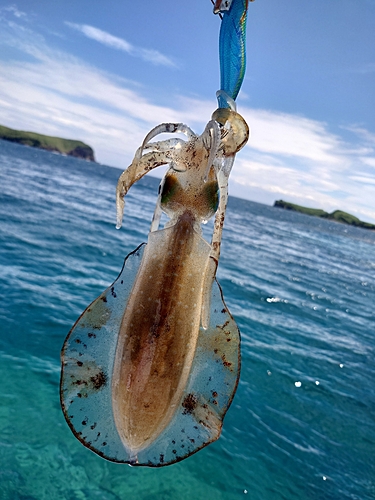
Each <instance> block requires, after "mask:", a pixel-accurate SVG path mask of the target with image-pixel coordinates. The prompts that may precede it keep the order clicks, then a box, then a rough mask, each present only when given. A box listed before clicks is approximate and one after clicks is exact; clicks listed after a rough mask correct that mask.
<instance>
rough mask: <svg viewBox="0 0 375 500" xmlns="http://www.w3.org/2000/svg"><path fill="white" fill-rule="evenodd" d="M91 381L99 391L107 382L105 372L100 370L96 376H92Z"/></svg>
mask: <svg viewBox="0 0 375 500" xmlns="http://www.w3.org/2000/svg"><path fill="white" fill-rule="evenodd" d="M90 381H91V383H92V385H93V388H94V389H95V390H97V391H98V390H99V389H101V388H102V387H103V386H104V385H105V384H106V382H107V378H106V376H105V374H104V373H103V372H99V373H97V374H96V375H95V376H94V377H90Z"/></svg>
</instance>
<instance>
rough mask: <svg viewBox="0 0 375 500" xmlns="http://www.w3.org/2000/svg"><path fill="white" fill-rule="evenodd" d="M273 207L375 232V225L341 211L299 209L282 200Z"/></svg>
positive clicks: (297, 206)
mask: <svg viewBox="0 0 375 500" xmlns="http://www.w3.org/2000/svg"><path fill="white" fill-rule="evenodd" d="M273 206H274V207H278V208H284V209H285V210H293V211H294V212H300V213H302V214H306V215H313V216H314V217H322V218H323V219H329V220H333V221H336V222H341V223H343V224H349V225H350V226H357V227H363V228H364V229H372V230H373V231H374V230H375V224H369V223H368V222H362V221H361V220H359V219H358V218H357V217H354V215H351V214H347V213H346V212H342V211H341V210H335V211H334V212H332V213H331V214H329V213H328V212H325V211H324V210H321V209H319V208H307V207H301V206H300V205H295V204H294V203H289V202H287V201H283V200H277V201H275V203H274V204H273Z"/></svg>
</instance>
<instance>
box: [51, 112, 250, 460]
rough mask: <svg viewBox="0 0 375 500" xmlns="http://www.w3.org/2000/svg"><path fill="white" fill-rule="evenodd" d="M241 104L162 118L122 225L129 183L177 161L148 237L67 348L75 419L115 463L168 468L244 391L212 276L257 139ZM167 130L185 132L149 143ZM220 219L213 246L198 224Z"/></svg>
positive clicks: (83, 437)
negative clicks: (244, 160)
mask: <svg viewBox="0 0 375 500" xmlns="http://www.w3.org/2000/svg"><path fill="white" fill-rule="evenodd" d="M232 108H233V106H232ZM232 108H231V107H228V108H219V109H217V110H216V111H215V112H214V113H213V115H212V118H211V120H210V121H209V122H208V124H207V126H206V128H205V130H204V132H203V133H202V134H201V135H197V134H195V133H194V132H193V131H192V130H191V129H190V128H189V127H188V126H186V125H184V124H182V123H164V124H161V125H158V126H157V127H155V128H154V129H153V130H151V131H150V132H149V133H148V134H147V136H146V137H145V139H144V141H143V143H142V145H141V147H140V148H139V149H138V150H137V152H136V154H135V157H134V159H133V161H132V163H131V165H130V166H129V167H128V168H127V169H126V170H125V171H124V172H123V173H122V174H121V176H120V178H119V181H118V185H117V195H116V203H117V227H118V228H119V227H120V226H121V223H122V217H123V211H124V204H125V200H124V198H125V196H126V193H127V192H128V190H129V189H130V187H131V186H132V185H133V184H134V183H135V182H137V181H138V180H139V179H141V178H142V177H143V176H144V175H145V174H147V173H148V172H150V171H151V170H152V169H154V168H156V167H158V166H161V165H169V168H168V170H167V171H166V174H165V176H164V178H163V179H162V181H161V184H160V186H159V193H158V197H157V202H156V208H155V212H154V216H153V219H152V222H151V228H150V232H149V235H148V241H147V243H142V244H141V245H140V246H139V247H138V248H137V249H135V250H134V251H133V252H131V253H130V254H129V255H128V256H127V257H126V259H125V263H124V266H123V269H122V271H121V272H120V274H119V276H118V278H117V279H116V280H115V281H114V283H113V284H112V285H111V286H109V287H108V288H107V289H106V290H105V291H104V292H103V293H102V294H101V295H100V296H99V297H98V298H97V299H96V300H94V302H92V304H90V305H89V306H88V307H87V309H86V310H85V311H84V312H83V314H82V315H81V316H80V318H79V319H78V320H77V322H76V323H75V325H74V326H73V328H72V329H71V331H70V332H69V334H68V336H67V338H66V340H65V343H64V346H63V349H62V376H61V385H60V396H61V405H62V409H63V412H64V416H65V418H66V421H67V423H68V424H69V426H70V428H71V430H72V432H73V433H74V435H75V436H76V437H77V438H78V439H79V441H81V443H82V444H83V445H84V446H86V447H87V448H89V449H90V450H92V451H93V452H95V453H97V454H98V455H100V456H101V457H103V458H105V459H107V460H110V461H113V462H122V463H127V464H130V465H144V466H150V467H160V466H164V465H169V464H172V463H175V462H178V461H180V460H182V459H184V458H186V457H188V456H190V455H191V454H193V453H195V452H196V451H198V450H199V449H201V448H203V447H204V446H206V445H207V444H209V443H211V442H213V441H215V440H216V439H218V437H219V436H220V433H221V429H222V423H223V418H224V416H225V413H226V412H227V410H228V408H229V406H230V404H231V401H232V399H233V396H234V393H235V391H236V387H237V384H238V378H239V372H240V334H239V330H238V327H237V325H236V323H235V321H234V319H233V317H232V316H231V314H230V312H229V310H228V308H227V306H226V304H225V302H224V299H223V294H222V291H221V288H220V285H219V284H218V282H217V280H216V278H215V276H216V269H217V265H218V261H219V257H220V245H221V238H222V231H223V223H224V217H225V210H226V205H227V199H228V177H229V174H230V171H231V168H232V165H233V162H234V158H235V155H236V153H237V152H238V151H239V150H240V149H241V148H242V147H243V146H244V145H245V144H246V142H247V140H248V137H249V129H248V126H247V124H246V122H245V120H244V119H243V118H242V117H241V115H239V114H238V113H237V112H236V111H235V110H234V109H232ZM162 133H168V134H169V135H172V134H180V135H181V134H182V135H183V136H185V139H183V138H180V137H173V138H169V139H165V140H162V141H152V139H154V138H155V137H156V136H157V135H159V134H162ZM162 212H164V213H165V214H166V215H167V216H168V218H169V220H168V222H167V223H166V224H165V227H164V228H160V220H161V215H162ZM213 216H215V220H214V226H213V234H212V239H211V241H210V242H207V241H206V240H205V239H204V238H203V236H202V227H201V224H202V223H205V222H206V221H208V220H209V219H210V218H211V217H213Z"/></svg>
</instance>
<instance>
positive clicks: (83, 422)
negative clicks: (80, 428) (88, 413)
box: [82, 417, 88, 425]
mask: <svg viewBox="0 0 375 500" xmlns="http://www.w3.org/2000/svg"><path fill="white" fill-rule="evenodd" d="M87 422H88V418H87V417H86V418H85V420H82V425H87Z"/></svg>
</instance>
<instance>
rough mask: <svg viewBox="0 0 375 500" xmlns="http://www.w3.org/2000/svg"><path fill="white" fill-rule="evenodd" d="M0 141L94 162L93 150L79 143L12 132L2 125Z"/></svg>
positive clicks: (40, 135) (28, 133) (22, 132)
mask: <svg viewBox="0 0 375 500" xmlns="http://www.w3.org/2000/svg"><path fill="white" fill-rule="evenodd" d="M0 139H3V140H4V141H10V142H16V143H18V144H23V145H25V146H31V147H33V148H39V149H46V150H47V151H55V152H57V153H60V154H64V155H68V156H74V157H75V158H82V159H84V160H88V161H93V162H95V157H94V150H93V149H92V148H91V147H90V146H88V145H87V144H85V143H84V142H81V141H73V140H70V139H61V138H60V137H51V136H49V135H42V134H36V133H35V132H24V131H22V130H14V129H12V128H8V127H4V126H3V125H0Z"/></svg>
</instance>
